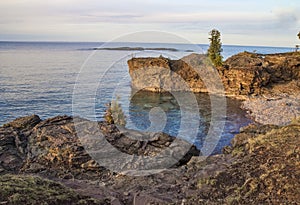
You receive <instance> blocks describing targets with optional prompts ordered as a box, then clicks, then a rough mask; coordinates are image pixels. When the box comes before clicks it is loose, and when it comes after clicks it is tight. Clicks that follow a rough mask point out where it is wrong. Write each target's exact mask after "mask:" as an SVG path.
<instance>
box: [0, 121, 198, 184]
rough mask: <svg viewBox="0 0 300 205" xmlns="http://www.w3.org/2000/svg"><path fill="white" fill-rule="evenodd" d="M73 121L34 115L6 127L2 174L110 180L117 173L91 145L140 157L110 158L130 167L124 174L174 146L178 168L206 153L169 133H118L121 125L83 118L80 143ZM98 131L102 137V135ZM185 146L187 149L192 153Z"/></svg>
mask: <svg viewBox="0 0 300 205" xmlns="http://www.w3.org/2000/svg"><path fill="white" fill-rule="evenodd" d="M73 120H74V119H73V118H72V117H69V116H58V117H54V118H50V119H47V120H44V121H41V120H40V119H39V118H38V117H37V116H30V117H26V118H20V119H17V120H15V121H13V122H11V123H8V124H6V125H5V126H3V127H1V128H0V160H1V163H0V169H1V170H0V171H2V172H5V173H7V172H13V173H17V172H24V173H39V174H41V173H45V174H47V175H49V176H50V175H51V176H55V177H60V178H74V177H76V178H82V179H83V178H95V177H96V178H103V177H107V175H109V174H111V173H110V171H109V170H107V169H106V168H105V166H103V165H102V164H98V163H97V162H96V161H94V160H93V159H92V158H91V156H90V155H89V154H88V153H87V152H86V148H87V146H89V149H95V150H96V151H98V152H99V153H104V154H105V155H107V153H109V152H110V151H111V149H112V148H113V149H116V150H119V152H120V153H126V154H127V155H128V156H133V155H134V156H136V157H128V161H126V162H125V161H123V162H118V161H114V160H116V159H114V158H113V157H114V156H111V157H110V158H109V159H108V160H109V161H110V162H111V163H112V164H115V166H120V167H121V166H124V168H123V169H120V170H131V169H135V168H136V166H137V167H138V166H139V163H143V162H144V161H139V160H140V158H141V159H142V156H156V155H157V154H160V153H161V152H164V150H165V149H166V148H168V147H172V148H174V149H171V152H170V153H169V156H170V159H171V158H172V157H174V159H175V160H177V161H176V162H177V164H176V163H175V164H176V165H177V166H179V165H182V164H186V163H187V162H188V161H189V160H190V158H191V157H192V156H197V155H199V153H200V152H199V151H198V150H197V148H196V147H195V146H193V145H190V144H189V143H187V142H185V141H183V140H179V141H178V142H177V143H176V140H175V138H174V137H171V136H169V135H167V134H164V133H142V132H138V131H133V130H128V129H125V128H122V129H121V128H120V129H118V128H117V127H116V126H115V125H108V124H106V123H104V122H99V123H98V122H90V121H87V120H84V119H79V118H78V119H77V123H78V124H79V125H78V127H76V128H77V129H79V128H81V127H80V126H82V125H84V127H82V128H83V129H85V131H84V137H81V138H80V139H79V138H78V136H77V134H78V133H77V132H76V129H75V126H74V122H73ZM97 130H98V132H99V133H100V135H97V136H96V135H95V133H97V132H95V131H97ZM97 134H98V133H97ZM89 135H90V136H92V137H89ZM95 136H96V138H95V139H93V137H95ZM102 142H106V143H108V144H110V146H102V145H101V146H100V145H99V143H102ZM182 147H184V148H186V147H187V150H184V149H183V148H182ZM99 149H100V150H99ZM88 151H90V150H88ZM169 151H170V150H169ZM184 151H186V152H187V153H185V152H184ZM172 152H174V153H172ZM183 152H184V153H183ZM94 154H95V152H94ZM179 154H182V156H181V155H179ZM105 155H103V156H105ZM139 156H141V157H140V158H139ZM176 157H177V158H176ZM132 160H133V161H132ZM123 163H124V164H123ZM175 164H174V165H175ZM166 168H168V167H166Z"/></svg>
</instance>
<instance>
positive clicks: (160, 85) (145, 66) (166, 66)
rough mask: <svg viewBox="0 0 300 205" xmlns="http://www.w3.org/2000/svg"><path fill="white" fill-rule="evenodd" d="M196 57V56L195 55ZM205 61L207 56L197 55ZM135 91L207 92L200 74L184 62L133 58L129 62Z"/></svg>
mask: <svg viewBox="0 0 300 205" xmlns="http://www.w3.org/2000/svg"><path fill="white" fill-rule="evenodd" d="M193 56H194V55H193ZM197 58H199V59H201V60H203V61H204V60H205V58H206V56H205V55H197ZM128 65H129V74H130V76H131V80H132V87H133V88H134V89H138V90H140V89H143V90H147V91H153V92H164V91H166V90H169V91H192V92H206V86H205V84H204V82H202V81H201V78H200V75H199V73H197V71H196V70H194V69H193V68H192V67H191V66H190V65H189V64H188V63H187V62H186V61H184V60H171V59H168V58H164V57H159V58H133V59H131V60H129V61H128Z"/></svg>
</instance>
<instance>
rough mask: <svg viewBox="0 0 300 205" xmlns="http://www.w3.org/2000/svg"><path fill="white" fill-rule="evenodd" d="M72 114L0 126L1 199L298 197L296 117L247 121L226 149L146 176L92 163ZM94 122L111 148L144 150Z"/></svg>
mask: <svg viewBox="0 0 300 205" xmlns="http://www.w3.org/2000/svg"><path fill="white" fill-rule="evenodd" d="M72 120H73V119H72V118H71V117H68V116H61V117H55V118H51V119H48V120H45V121H40V120H39V118H38V117H37V116H31V117H26V118H21V119H17V120H16V121H14V122H11V123H8V124H6V125H5V126H3V127H0V166H1V172H0V187H1V188H0V190H1V192H0V193H1V194H0V203H2V204H14V203H13V201H14V200H15V201H16V202H21V203H24V204H38V203H40V202H41V200H43V201H44V202H48V204H58V203H66V204H94V203H99V204H147V203H151V204H180V205H181V204H299V203H300V194H299V191H298V190H300V180H299V179H300V163H299V159H300V149H299V147H300V121H299V120H295V121H294V122H293V123H292V124H289V125H286V126H283V127H280V126H274V125H250V126H248V127H246V128H243V129H242V130H241V133H240V134H238V135H236V136H235V137H234V139H233V141H232V144H233V146H232V147H226V148H224V152H225V153H226V154H222V155H216V156H211V157H208V158H204V157H201V156H200V157H195V156H194V157H192V158H191V159H190V160H189V161H188V160H186V161H185V163H182V164H181V166H179V167H173V168H170V169H166V170H163V171H161V172H159V173H156V174H153V175H147V176H130V175H125V174H120V173H119V174H117V173H113V172H111V171H109V170H107V169H105V168H104V167H101V166H100V165H98V164H97V163H95V162H94V161H93V160H92V159H91V158H90V157H89V155H87V154H86V152H85V151H84V149H83V147H82V145H81V144H80V141H78V139H77V137H76V136H75V134H74V130H73V129H74V126H73V123H72ZM85 122H86V121H84V120H83V123H85ZM27 123H28V125H27ZM98 125H99V126H100V127H101V130H103V131H105V132H106V133H109V134H107V136H110V137H109V138H107V139H108V140H109V141H110V142H111V143H112V144H114V145H115V146H116V147H117V146H119V147H118V148H122V149H123V151H127V152H128V153H136V154H137V155H140V154H147V151H139V150H140V148H137V147H139V146H137V145H136V142H137V141H136V140H135V139H130V140H129V142H126V143H125V144H127V145H128V147H127V146H120V142H119V141H118V140H120V138H119V137H120V136H121V135H122V134H121V133H124V132H132V131H126V130H122V131H120V132H117V131H116V130H115V128H114V127H113V126H111V127H110V126H108V125H106V124H103V123H102V124H101V123H100V124H98ZM90 131H92V129H91V130H90ZM134 135H135V136H136V137H138V134H134ZM114 136H115V137H114ZM160 136H161V137H162V138H160V137H158V138H155V139H156V141H152V142H149V144H147V145H146V146H149V148H146V149H145V150H153V152H148V153H156V151H155V150H156V149H161V148H162V147H164V146H166V144H168V143H167V142H170V139H171V138H170V139H169V138H168V137H166V136H163V135H160ZM157 139H161V140H158V141H157ZM125 141H127V140H125ZM131 142H135V143H131ZM135 146H136V147H135ZM129 147H130V149H128V148H129ZM150 147H153V148H150ZM187 161H188V162H187ZM186 162H187V163H186ZM129 171H130V170H129ZM132 171H134V170H132ZM5 173H10V175H6V174H5ZM20 173H22V174H30V175H33V176H25V175H17V174H20ZM34 175H39V176H40V177H42V178H48V179H50V180H51V181H49V180H45V179H41V178H37V177H36V176H34ZM54 181H56V182H54ZM16 184H18V185H16ZM62 184H63V185H62ZM66 187H68V188H66ZM69 188H71V189H72V190H73V191H72V190H70V189H69ZM29 190H30V191H29ZM20 195H24V197H21V196H20ZM41 197H42V198H43V199H41ZM92 198H94V199H92ZM22 199H24V200H23V201H19V200H22ZM97 200H98V201H97ZM15 204H16V203H15Z"/></svg>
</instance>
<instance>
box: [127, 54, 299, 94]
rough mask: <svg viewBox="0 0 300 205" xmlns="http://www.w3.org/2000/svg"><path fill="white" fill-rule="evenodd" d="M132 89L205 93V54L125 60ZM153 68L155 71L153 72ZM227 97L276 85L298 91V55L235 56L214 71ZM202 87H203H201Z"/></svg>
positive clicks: (264, 90)
mask: <svg viewBox="0 0 300 205" xmlns="http://www.w3.org/2000/svg"><path fill="white" fill-rule="evenodd" d="M128 66H129V73H130V76H131V78H132V86H133V87H134V88H137V89H142V88H144V89H145V90H149V91H154V92H162V91H164V89H162V87H163V86H165V87H167V88H169V90H171V91H180V90H181V91H184V90H187V89H189V90H190V91H192V92H207V85H208V84H210V83H214V82H213V80H210V81H208V82H209V83H204V81H205V80H206V79H205V78H208V76H209V75H208V73H205V70H206V69H208V65H207V58H206V56H205V55H197V54H191V55H189V56H186V57H184V58H182V59H180V60H170V59H167V58H163V57H160V58H133V59H130V60H129V61H128ZM154 68H155V69H154ZM216 69H217V72H218V73H219V76H220V78H221V79H222V82H223V86H224V88H225V92H226V93H227V94H228V95H234V96H239V95H257V94H261V93H263V92H266V90H269V89H272V88H273V87H276V86H277V85H286V84H288V83H290V82H295V83H293V84H292V85H291V86H292V87H291V86H287V87H288V88H289V89H290V90H291V91H293V90H295V89H296V90H300V83H299V79H300V53H299V52H293V53H282V54H269V55H262V54H256V53H248V52H244V53H239V54H237V55H234V56H232V57H230V58H228V59H227V60H226V61H225V62H224V65H223V66H222V67H218V68H216ZM172 73H176V74H177V75H179V76H180V77H181V78H182V80H183V81H184V82H185V83H186V85H187V86H185V87H184V86H182V83H180V82H179V80H178V79H175V78H172ZM205 85H206V86H205Z"/></svg>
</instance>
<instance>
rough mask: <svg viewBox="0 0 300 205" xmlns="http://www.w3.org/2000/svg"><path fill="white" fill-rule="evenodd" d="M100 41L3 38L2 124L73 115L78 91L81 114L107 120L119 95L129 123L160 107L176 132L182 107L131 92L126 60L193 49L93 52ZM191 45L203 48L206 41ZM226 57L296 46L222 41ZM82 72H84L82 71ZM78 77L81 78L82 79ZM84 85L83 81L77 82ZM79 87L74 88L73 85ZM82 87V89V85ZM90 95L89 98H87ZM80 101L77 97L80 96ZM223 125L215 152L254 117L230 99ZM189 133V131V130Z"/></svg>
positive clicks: (144, 121) (205, 114) (206, 105)
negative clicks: (106, 114)
mask: <svg viewBox="0 0 300 205" xmlns="http://www.w3.org/2000/svg"><path fill="white" fill-rule="evenodd" d="M101 45H102V43H47V42H44V43H43V42H34V43H33V42H0V125H1V124H4V123H6V122H9V121H11V120H13V119H15V118H16V117H20V116H25V115H31V114H37V115H39V116H40V117H41V118H44V119H45V118H48V117H53V116H56V115H65V114H66V115H72V114H73V110H72V108H73V106H72V105H73V103H74V93H76V94H77V96H80V99H77V100H79V102H80V100H82V102H83V103H82V104H81V106H80V111H78V112H75V113H80V114H81V116H82V117H85V118H88V119H91V120H95V119H97V120H101V119H103V118H102V117H103V114H104V111H105V104H106V103H108V102H109V101H110V100H111V99H112V98H114V97H115V96H116V95H118V96H120V103H121V105H122V108H123V110H124V111H125V114H126V116H127V121H128V123H127V127H128V128H133V129H140V130H147V128H149V126H150V125H151V123H150V121H149V112H150V111H151V109H153V108H157V107H160V108H161V111H163V112H164V113H165V115H166V116H167V118H166V119H167V121H166V124H165V127H163V128H162V131H164V132H167V133H169V134H171V135H174V136H176V135H177V134H178V130H179V127H180V120H181V118H180V116H181V111H180V110H181V108H180V106H178V104H176V99H174V98H172V96H171V97H170V96H168V95H167V96H166V95H160V94H154V93H152V94H149V93H143V92H140V93H137V94H135V95H134V96H132V91H131V87H130V77H129V74H128V67H127V64H126V60H128V59H130V58H131V57H133V56H135V57H138V56H159V55H164V56H168V57H172V58H181V57H183V56H184V55H188V54H190V53H189V52H185V51H186V50H189V49H190V48H191V46H190V45H185V44H145V43H112V44H108V45H106V46H105V47H120V46H129V47H138V46H139V47H144V48H175V49H177V50H178V51H177V52H172V51H169V52H167V51H159V50H157V51H142V52H141V51H120V50H118V51H117V50H101V51H93V50H92V49H93V48H95V47H99V46H101ZM196 47H197V48H196V49H197V50H195V49H194V48H195V45H193V46H192V48H193V50H195V51H197V52H204V51H205V50H206V49H207V45H196ZM223 48H224V52H223V55H224V57H225V58H227V57H229V56H231V55H233V54H235V53H238V52H242V51H256V52H258V53H274V52H287V51H291V50H292V48H270V47H247V46H224V47H223ZM79 74H80V75H79ZM78 76H79V79H78ZM78 85H84V86H81V87H80V86H78ZM74 88H75V89H74ZM79 88H80V89H79ZM195 96H196V98H197V101H198V104H199V113H200V123H199V124H200V126H199V132H198V137H197V140H196V141H195V142H194V143H195V144H196V145H197V146H198V147H201V146H202V142H203V140H204V139H205V135H206V133H207V129H208V127H209V121H210V115H211V114H210V113H211V112H210V100H209V96H208V95H205V94H196V95H195ZM87 99H88V100H87ZM76 102H78V101H76ZM222 120H224V121H225V123H226V125H225V129H224V131H223V133H222V137H221V140H220V141H219V145H218V146H217V148H216V152H220V150H221V147H222V146H224V145H227V144H228V143H229V141H230V139H231V138H232V137H233V135H234V134H235V133H236V132H238V130H239V128H240V127H241V126H244V125H246V124H248V123H249V122H250V120H249V119H247V118H246V117H245V112H244V111H242V110H240V109H239V102H238V101H236V100H232V99H227V115H226V116H225V118H224V119H222ZM187 135H188V134H187Z"/></svg>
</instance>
